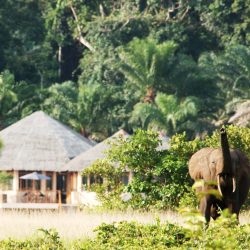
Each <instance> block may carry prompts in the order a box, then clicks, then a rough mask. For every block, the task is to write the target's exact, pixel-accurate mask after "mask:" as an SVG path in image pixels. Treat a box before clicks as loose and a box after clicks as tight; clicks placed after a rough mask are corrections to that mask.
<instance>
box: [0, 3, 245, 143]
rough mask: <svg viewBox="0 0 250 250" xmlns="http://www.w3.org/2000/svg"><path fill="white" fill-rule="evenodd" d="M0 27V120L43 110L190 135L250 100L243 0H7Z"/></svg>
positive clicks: (81, 124)
mask: <svg viewBox="0 0 250 250" xmlns="http://www.w3.org/2000/svg"><path fill="white" fill-rule="evenodd" d="M0 29H1V33H0V72H1V73H0V100H1V102H0V126H1V129H2V128H4V127H6V126H8V125H10V124H12V123H14V122H16V121H17V120H19V119H21V118H22V117H24V116H26V115H28V114H30V113H32V112H34V111H36V110H44V111H45V112H46V113H48V114H49V115H51V116H53V117H54V118H56V119H58V120H60V121H61V122H63V123H65V124H67V125H69V126H71V127H73V128H74V129H75V130H77V131H79V132H81V133H82V134H84V135H86V136H92V138H94V139H97V140H102V139H103V138H105V137H107V136H109V135H110V134H113V133H114V132H116V131H117V130H118V129H119V128H124V129H125V130H127V131H129V132H132V131H133V130H135V129H136V128H142V129H148V128H154V129H157V130H162V131H165V132H166V133H167V134H168V135H169V136H171V135H173V134H175V133H177V132H182V131H186V132H187V134H188V135H189V136H190V137H194V136H195V135H197V134H202V133H203V132H204V131H206V132H210V131H212V130H213V129H214V128H216V127H217V126H220V125H221V124H223V123H227V122H228V120H229V118H230V117H231V116H232V115H233V114H234V112H235V110H236V109H237V106H238V105H239V104H241V103H244V102H246V101H247V100H249V99H250V91H249V87H250V49H249V45H250V33H249V30H250V1H249V0H246V1H245V0H244V1H243V0H235V1H232V0H216V1H206V0H199V1H198V0H197V1H194V0H193V1H189V0H166V1H162V0H126V1H125V0H121V1H114V0H106V1H101V0H57V1H56V0H46V1H45V0H6V1H3V2H2V4H1V6H0Z"/></svg>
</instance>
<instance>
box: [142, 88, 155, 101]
mask: <svg viewBox="0 0 250 250" xmlns="http://www.w3.org/2000/svg"><path fill="white" fill-rule="evenodd" d="M155 96H156V95H155V90H154V88H153V87H152V86H148V87H147V93H146V96H145V97H144V100H143V101H144V103H154V101H155Z"/></svg>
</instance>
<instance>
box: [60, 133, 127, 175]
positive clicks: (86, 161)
mask: <svg viewBox="0 0 250 250" xmlns="http://www.w3.org/2000/svg"><path fill="white" fill-rule="evenodd" d="M118 136H125V137H127V136H128V133H127V132H126V131H124V130H123V129H121V130H119V131H118V132H116V133H115V134H114V135H112V136H111V137H109V138H107V139H105V140H104V141H102V142H100V143H98V144H97V145H95V146H94V147H92V148H90V149H89V150H87V151H85V152H83V153H81V154H80V155H78V156H77V157H76V158H74V159H73V160H71V161H70V162H69V163H67V164H66V165H65V167H64V170H65V171H77V172H80V171H82V170H83V169H84V168H86V167H89V166H90V165H91V164H92V163H93V162H94V161H96V160H97V159H103V158H104V157H105V151H106V150H107V149H109V144H108V142H109V141H110V140H112V139H113V138H116V137H118Z"/></svg>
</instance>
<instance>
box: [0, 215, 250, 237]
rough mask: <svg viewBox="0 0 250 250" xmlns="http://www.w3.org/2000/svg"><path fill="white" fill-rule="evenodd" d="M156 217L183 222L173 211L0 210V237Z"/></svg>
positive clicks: (86, 232)
mask: <svg viewBox="0 0 250 250" xmlns="http://www.w3.org/2000/svg"><path fill="white" fill-rule="evenodd" d="M156 218H159V219H160V221H161V222H166V221H168V222H171V223H177V224H180V225H183V224H184V218H183V217H182V216H181V215H179V214H178V213H176V212H172V211H166V212H155V213H153V212H147V213H140V212H133V211H131V212H119V211H117V212H114V211H112V212H97V211H82V212H49V211H44V212H30V213H28V212H18V211H1V212H0V221H1V223H0V239H6V238H8V237H11V238H15V239H23V238H26V237H29V236H31V235H33V234H34V233H36V230H37V229H38V228H45V229H49V228H55V229H56V230H57V231H58V232H59V235H60V237H62V238H63V239H65V240H73V239H79V238H83V237H92V236H94V232H93V229H94V228H95V227H97V226H99V225H100V224H101V223H103V222H105V223H112V222H118V221H124V220H125V221H138V222H141V223H154V221H155V219H156ZM240 223H241V224H245V223H250V212H244V213H242V214H241V215H240Z"/></svg>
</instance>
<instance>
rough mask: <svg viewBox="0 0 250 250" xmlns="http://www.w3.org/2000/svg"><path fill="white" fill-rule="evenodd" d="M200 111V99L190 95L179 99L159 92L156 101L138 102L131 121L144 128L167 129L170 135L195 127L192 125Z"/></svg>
mask: <svg viewBox="0 0 250 250" xmlns="http://www.w3.org/2000/svg"><path fill="white" fill-rule="evenodd" d="M198 112H199V100H198V98H196V97H193V96H189V97H186V98H185V99H183V100H182V99H179V98H178V97H177V96H175V95H167V94H163V93H158V94H157V96H156V98H155V103H137V104H136V105H135V107H134V110H133V112H132V116H131V119H130V122H131V123H132V124H133V125H136V126H140V127H142V128H143V129H148V128H155V129H157V130H159V129H161V130H165V131H166V132H167V134H168V135H169V136H171V135H173V134H175V133H177V132H182V131H184V130H187V129H189V127H190V130H191V129H193V127H191V126H190V123H192V121H193V120H195V118H196V117H197V115H198Z"/></svg>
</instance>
